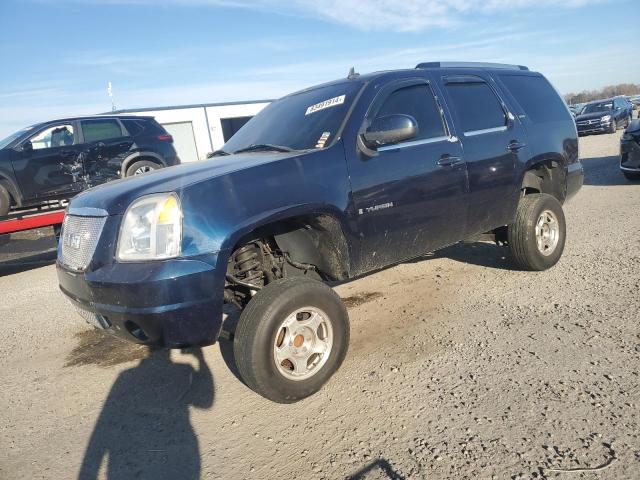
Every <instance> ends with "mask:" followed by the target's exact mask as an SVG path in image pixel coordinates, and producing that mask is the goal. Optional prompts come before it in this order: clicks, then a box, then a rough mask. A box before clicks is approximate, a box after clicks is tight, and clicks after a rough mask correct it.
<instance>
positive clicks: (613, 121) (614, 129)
mask: <svg viewBox="0 0 640 480" xmlns="http://www.w3.org/2000/svg"><path fill="white" fill-rule="evenodd" d="M617 131H618V122H617V121H616V119H615V118H612V119H611V127H610V128H609V133H616V132H617Z"/></svg>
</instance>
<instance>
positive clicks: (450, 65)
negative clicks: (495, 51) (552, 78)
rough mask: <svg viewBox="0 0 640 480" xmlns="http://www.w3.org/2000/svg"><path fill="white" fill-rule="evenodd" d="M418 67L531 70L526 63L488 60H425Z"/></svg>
mask: <svg viewBox="0 0 640 480" xmlns="http://www.w3.org/2000/svg"><path fill="white" fill-rule="evenodd" d="M416 68H496V69H501V70H526V71H529V67H525V66H524V65H509V64H508V63H486V62H423V63H419V64H418V65H416Z"/></svg>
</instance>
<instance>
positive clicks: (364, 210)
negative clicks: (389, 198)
mask: <svg viewBox="0 0 640 480" xmlns="http://www.w3.org/2000/svg"><path fill="white" fill-rule="evenodd" d="M387 208H393V202H387V203H381V204H380V205H373V206H372V207H365V208H359V209H358V215H363V214H365V213H373V212H377V211H378V210H385V209H387Z"/></svg>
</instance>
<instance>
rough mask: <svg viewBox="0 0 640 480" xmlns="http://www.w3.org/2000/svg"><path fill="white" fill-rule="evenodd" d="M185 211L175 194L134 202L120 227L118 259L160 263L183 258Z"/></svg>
mask: <svg viewBox="0 0 640 480" xmlns="http://www.w3.org/2000/svg"><path fill="white" fill-rule="evenodd" d="M181 243H182V209H181V208H180V201H179V200H178V197H176V196H175V195H174V194H172V193H160V194H156V195H149V196H147V197H142V198H139V199H138V200H136V201H135V202H133V203H132V204H131V205H130V206H129V208H128V209H127V211H126V213H125V214H124V221H123V222H122V226H121V227H120V236H119V238H118V253H117V258H118V260H120V261H123V262H133V261H140V260H159V259H162V258H172V257H177V256H178V255H180V245H181Z"/></svg>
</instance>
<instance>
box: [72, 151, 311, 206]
mask: <svg viewBox="0 0 640 480" xmlns="http://www.w3.org/2000/svg"><path fill="white" fill-rule="evenodd" d="M301 155H305V152H286V153H280V152H256V153H243V154H239V155H229V156H224V157H214V158H211V159H208V160H202V161H199V162H193V163H184V164H182V165H176V166H174V167H168V168H162V169H160V170H156V171H154V172H149V173H145V174H144V175H138V176H135V177H130V178H125V179H121V180H116V181H113V182H109V183H106V184H104V185H100V186H98V187H94V188H91V189H89V190H87V191H86V192H83V193H81V194H80V195H78V196H77V197H75V198H74V199H73V200H72V202H71V204H70V208H85V207H89V208H100V209H102V210H106V211H107V212H108V213H109V215H121V214H124V212H125V210H126V209H127V207H128V206H129V205H130V204H131V202H132V201H133V200H135V199H137V198H139V197H142V196H144V195H150V194H153V193H163V192H177V193H178V195H180V191H181V190H183V189H185V188H187V187H188V186H190V185H193V184H196V183H199V182H203V181H206V180H211V179H213V178H216V177H221V176H224V175H227V174H229V173H232V172H236V171H239V170H244V169H247V168H251V167H255V166H258V165H264V164H268V163H271V162H277V161H279V160H283V159H286V158H292V157H296V156H301Z"/></svg>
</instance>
